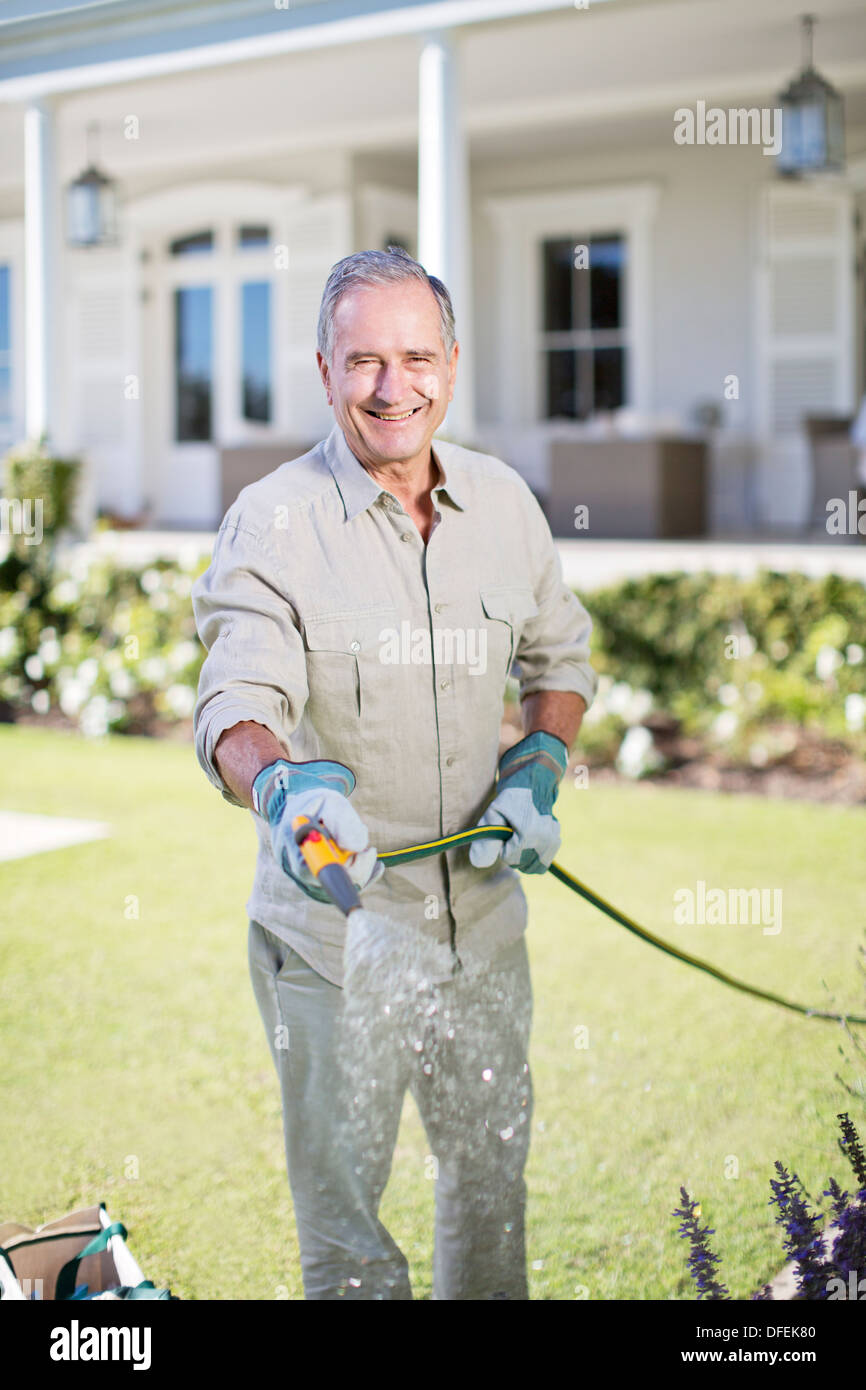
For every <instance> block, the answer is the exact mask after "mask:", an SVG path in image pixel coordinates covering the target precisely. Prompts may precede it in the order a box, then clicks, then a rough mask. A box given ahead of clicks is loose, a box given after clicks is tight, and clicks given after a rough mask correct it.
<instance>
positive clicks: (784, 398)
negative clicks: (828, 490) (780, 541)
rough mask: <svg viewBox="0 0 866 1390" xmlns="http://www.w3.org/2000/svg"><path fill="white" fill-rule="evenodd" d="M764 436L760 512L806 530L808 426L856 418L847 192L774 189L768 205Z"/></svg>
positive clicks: (763, 241)
mask: <svg viewBox="0 0 866 1390" xmlns="http://www.w3.org/2000/svg"><path fill="white" fill-rule="evenodd" d="M759 266H760V271H759V295H758V305H759V308H758V323H757V330H758V331H757V345H758V371H759V383H760V385H759V392H758V410H757V421H756V423H757V431H758V436H759V446H760V455H761V477H760V484H761V492H762V494H763V505H762V511H763V514H764V516H765V518H766V520H767V521H769V522H771V523H773V524H776V525H783V526H784V525H799V524H802V523H803V522H804V521H805V519H806V515H807V512H808V506H809V493H810V467H809V454H808V440H807V437H806V432H805V428H804V425H803V419H804V417H805V416H806V415H813V414H817V415H820V414H828V415H833V414H845V413H848V412H853V410H854V361H855V346H854V293H855V284H854V241H853V205H852V200H851V194H850V192H849V191H848V190H846V189H844V188H840V187H838V186H835V187H833V186H827V187H821V186H820V185H818V184H816V183H814V182H809V183H803V184H800V183H796V184H774V185H771V186H769V187H767V188H766V189H765V190H764V192H763V195H762V206H761V218H760V260H759Z"/></svg>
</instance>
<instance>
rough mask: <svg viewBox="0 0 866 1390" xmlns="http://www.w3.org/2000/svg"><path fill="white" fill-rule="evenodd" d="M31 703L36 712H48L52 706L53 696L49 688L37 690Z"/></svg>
mask: <svg viewBox="0 0 866 1390" xmlns="http://www.w3.org/2000/svg"><path fill="white" fill-rule="evenodd" d="M30 703H31V705H32V706H33V709H34V711H35V713H36V714H47V713H48V711H49V710H50V708H51V696H50V695H49V694H48V691H47V690H36V691H34V693H33V698H32V699H31V701H30Z"/></svg>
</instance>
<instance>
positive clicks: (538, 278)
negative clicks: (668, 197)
mask: <svg viewBox="0 0 866 1390" xmlns="http://www.w3.org/2000/svg"><path fill="white" fill-rule="evenodd" d="M659 196H660V188H659V185H658V184H656V183H633V184H622V185H613V186H610V187H604V188H585V189H579V190H576V191H557V192H542V193H531V194H519V195H516V196H507V197H501V198H489V199H486V200H485V203H484V209H485V212H486V214H487V216H488V218H489V219H490V222H491V224H492V227H493V231H494V237H495V248H496V274H497V294H496V306H497V310H496V324H495V341H496V343H497V360H496V362H495V371H496V394H497V400H498V409H497V417H498V419H499V421H500V422H501V423H502V424H504V425H508V426H512V427H526V426H531V425H537V426H545V425H549V424H551V423H553V421H552V420H551V419H550V417H548V416H547V415H546V414H545V400H544V386H543V374H542V370H541V367H542V358H541V354H542V351H543V347H544V346H546V345H545V344H544V343H543V340H544V339H545V337H547V336H548V335H546V334H545V333H544V326H543V279H542V256H541V246H542V243H543V242H544V241H547V240H556V239H565V238H568V237H571V236H572V235H573V233H574V230H575V228H579V229H580V232H581V235H582V236H586V237H590V238H591V237H592V236H603V235H605V234H608V235H609V234H611V233H616V234H617V235H619V236H622V237H623V239H624V242H625V284H624V306H623V317H624V327H623V343H622V345H623V347H624V348H625V350H626V355H627V370H626V398H625V400H624V402H623V408H630V409H635V410H640V411H650V410H651V409H652V391H653V383H652V317H651V303H652V279H653V263H652V255H653V222H654V219H655V215H656V211H657V207H658V202H659ZM559 423H565V422H563V421H561V420H560V421H559ZM567 423H569V424H580V423H581V422H579V421H568V422H567Z"/></svg>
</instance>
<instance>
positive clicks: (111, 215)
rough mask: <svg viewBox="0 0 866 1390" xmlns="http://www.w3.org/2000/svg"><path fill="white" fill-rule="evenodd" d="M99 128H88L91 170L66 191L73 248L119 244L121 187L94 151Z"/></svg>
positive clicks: (69, 239) (68, 221)
mask: <svg viewBox="0 0 866 1390" xmlns="http://www.w3.org/2000/svg"><path fill="white" fill-rule="evenodd" d="M95 136H96V126H95V125H90V126H88V128H87V143H88V156H87V158H88V162H87V168H86V169H85V170H84V172H83V173H82V174H79V176H78V178H77V179H74V180H73V181H72V183H71V184H70V185H69V187H68V189H67V190H66V240H67V243H68V244H69V245H70V246H113V245H115V244H116V242H117V184H116V183H115V182H114V180H113V179H110V178H108V177H107V176H106V175H105V174H103V173H102V172H101V170H100V169H99V168H98V166H97V164H96V159H95V157H94V153H93V151H92V148H91V145H92V142H94V143H95Z"/></svg>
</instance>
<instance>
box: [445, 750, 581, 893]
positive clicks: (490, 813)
mask: <svg viewBox="0 0 866 1390" xmlns="http://www.w3.org/2000/svg"><path fill="white" fill-rule="evenodd" d="M567 766H568V749H567V748H566V746H565V744H564V743H563V741H562V739H561V738H556V737H555V736H554V735H553V734H548V733H545V732H544V731H543V730H539V731H537V732H536V733H534V734H529V735H528V736H527V737H526V738H524V739H521V741H520V743H516V744H515V745H514V747H513V748H509V749H508V751H507V752H506V753H503V755H502V757H501V758H500V759H499V777H498V781H497V787H496V795H495V796H494V798H493V800H492V801H491V803H490V805H489V806H488V808H487V810H486V811H485V813H484V815H483V816H482V817H481V819H480V821H479V822H478V824H479V825H502V824H503V822H504V823H505V824H506V825H510V826H512V827H513V829H514V834H513V835H512V836H511V838H510V839H508V840H475V841H473V843H472V845H471V846H470V848H469V862H470V863H471V864H474V865H475V867H476V869H488V868H490V866H491V864H495V863H496V860H497V859H499V858H500V856H501V857H502V859H503V860H504V862H505V863H506V864H508V865H510V866H511V867H512V868H514V869H519V870H520V872H521V873H522V874H543V873H545V872H546V871H547V870H548V869H549V868H550V865H551V864H552V863H553V859H554V856H555V855H556V851H557V850H558V849H559V846H560V842H561V838H562V837H561V834H560V829H559V821H558V820H557V819H556V816H555V815H554V814H553V803H554V802H555V801H556V797H557V793H558V792H559V784H560V782H561V781H562V778H563V776H564V774H565V769H566V768H567Z"/></svg>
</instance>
